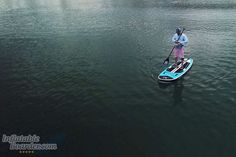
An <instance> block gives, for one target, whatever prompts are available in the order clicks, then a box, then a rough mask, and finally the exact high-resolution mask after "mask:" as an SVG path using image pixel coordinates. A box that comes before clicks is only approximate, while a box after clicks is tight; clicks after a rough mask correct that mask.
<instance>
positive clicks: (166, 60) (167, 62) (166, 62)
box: [163, 28, 185, 65]
mask: <svg viewBox="0 0 236 157" xmlns="http://www.w3.org/2000/svg"><path fill="white" fill-rule="evenodd" d="M184 30H185V28H183V30H182V32H181V33H180V35H179V38H178V39H177V40H176V41H179V39H180V37H181V35H182V33H183V32H184ZM174 48H175V45H174V46H173V48H172V50H171V51H170V54H169V56H168V57H167V58H166V59H165V60H164V62H163V64H165V65H167V64H169V58H170V55H171V54H172V52H173V50H174Z"/></svg>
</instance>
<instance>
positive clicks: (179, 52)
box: [172, 28, 188, 69]
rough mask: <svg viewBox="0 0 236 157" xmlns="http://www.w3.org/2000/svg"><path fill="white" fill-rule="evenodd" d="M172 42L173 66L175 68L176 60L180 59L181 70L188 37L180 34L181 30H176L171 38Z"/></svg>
mask: <svg viewBox="0 0 236 157" xmlns="http://www.w3.org/2000/svg"><path fill="white" fill-rule="evenodd" d="M172 42H173V43H174V44H175V48H174V50H173V51H174V55H175V65H176V66H177V61H178V59H181V69H183V62H184V46H186V45H187V43H188V37H187V36H186V35H185V34H184V33H182V34H181V29H180V28H177V29H176V33H175V34H174V36H173V37H172Z"/></svg>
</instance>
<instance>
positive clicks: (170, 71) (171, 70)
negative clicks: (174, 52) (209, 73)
mask: <svg viewBox="0 0 236 157" xmlns="http://www.w3.org/2000/svg"><path fill="white" fill-rule="evenodd" d="M192 65H193V59H192V58H185V59H184V63H183V69H181V61H178V62H177V66H174V64H172V65H171V66H169V67H168V68H166V69H165V70H164V71H162V72H161V73H160V75H159V76H158V80H159V81H160V82H172V81H175V80H178V79H179V78H181V77H182V76H183V75H184V74H186V73H187V72H188V71H189V70H190V69H191V67H192Z"/></svg>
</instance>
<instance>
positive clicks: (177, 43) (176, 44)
mask: <svg viewBox="0 0 236 157" xmlns="http://www.w3.org/2000/svg"><path fill="white" fill-rule="evenodd" d="M180 45H182V44H181V43H180V42H179V41H176V42H175V45H174V46H175V47H176V46H180Z"/></svg>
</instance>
